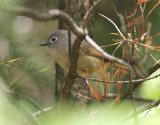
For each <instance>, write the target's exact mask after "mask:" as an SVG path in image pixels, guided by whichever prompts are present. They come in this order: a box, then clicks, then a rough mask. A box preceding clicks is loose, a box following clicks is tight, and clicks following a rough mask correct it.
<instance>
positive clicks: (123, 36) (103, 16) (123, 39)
mask: <svg viewBox="0 0 160 125" xmlns="http://www.w3.org/2000/svg"><path fill="white" fill-rule="evenodd" d="M98 14H99V15H100V16H102V17H104V18H106V19H107V20H108V21H109V22H111V23H112V24H113V25H114V27H115V28H116V30H117V31H118V32H119V34H120V36H121V37H122V38H123V40H124V41H125V40H126V38H125V37H124V35H123V34H122V32H121V30H120V29H119V28H118V26H117V25H116V24H115V23H114V22H113V21H112V20H111V19H110V18H108V17H106V16H104V15H103V14H100V13H98Z"/></svg>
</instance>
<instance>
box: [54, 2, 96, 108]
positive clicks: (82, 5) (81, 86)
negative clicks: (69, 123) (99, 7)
mask: <svg viewBox="0 0 160 125" xmlns="http://www.w3.org/2000/svg"><path fill="white" fill-rule="evenodd" d="M92 4H93V2H92V0H85V1H84V0H60V2H59V9H60V10H63V11H65V12H67V13H68V14H69V15H70V16H71V17H72V18H73V20H74V21H75V22H76V23H77V24H78V25H80V24H81V22H82V21H83V18H84V16H85V13H86V11H87V10H88V9H89V7H90V6H92ZM88 24H91V23H90V22H89V23H88ZM59 29H68V28H67V26H66V25H65V23H64V22H63V20H59ZM88 31H89V34H91V32H90V29H88ZM65 76H66V72H65V71H64V70H63V69H62V68H61V67H60V66H58V64H56V94H55V96H56V101H59V100H60V97H61V95H62V89H63V86H64V78H65ZM72 90H73V91H74V92H76V93H81V91H80V90H85V91H89V88H88V85H87V84H86V82H85V80H84V79H78V78H77V79H76V82H75V84H74V85H73V88H72ZM81 94H82V93H81ZM83 95H85V93H83ZM85 96H89V95H85ZM71 101H72V102H74V103H76V104H79V105H82V104H83V105H86V104H87V102H88V100H87V99H86V98H84V97H79V96H78V95H77V94H73V93H71Z"/></svg>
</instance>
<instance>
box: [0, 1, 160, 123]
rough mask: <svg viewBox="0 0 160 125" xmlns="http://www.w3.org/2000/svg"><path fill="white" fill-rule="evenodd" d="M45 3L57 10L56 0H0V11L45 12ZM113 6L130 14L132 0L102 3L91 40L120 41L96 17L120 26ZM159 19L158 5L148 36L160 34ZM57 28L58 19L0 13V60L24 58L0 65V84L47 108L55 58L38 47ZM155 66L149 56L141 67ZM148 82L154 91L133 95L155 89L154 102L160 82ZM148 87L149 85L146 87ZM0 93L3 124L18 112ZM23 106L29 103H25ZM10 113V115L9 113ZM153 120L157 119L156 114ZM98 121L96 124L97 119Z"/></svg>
mask: <svg viewBox="0 0 160 125" xmlns="http://www.w3.org/2000/svg"><path fill="white" fill-rule="evenodd" d="M48 1H49V9H53V8H54V9H57V8H58V6H59V5H58V4H59V1H58V0H19V1H18V0H0V8H3V7H4V6H14V5H20V6H25V7H28V8H32V9H34V10H36V11H39V12H46V11H47V9H48V8H47V7H46V5H47V2H48ZM157 2H158V0H152V1H150V2H148V3H147V6H146V9H145V13H144V15H145V16H146V15H147V13H148V12H149V11H150V10H151V8H152V7H153V6H154V5H155V4H156V3H157ZM113 3H114V4H115V6H116V9H117V11H118V12H119V13H121V14H123V15H124V13H125V11H127V13H128V15H129V14H130V12H131V10H133V0H119V1H117V0H104V2H103V3H102V4H101V5H100V6H99V7H98V8H97V9H96V11H95V13H94V15H93V25H92V28H91V30H92V33H93V39H94V40H95V41H96V42H97V44H99V45H108V44H111V43H113V41H112V39H119V37H117V36H116V37H115V36H113V35H106V34H108V33H113V32H117V31H116V29H115V28H114V26H113V25H112V24H111V23H110V22H108V21H107V20H106V19H104V18H102V17H100V16H99V15H98V13H101V14H103V15H105V16H107V17H109V18H110V19H112V20H113V21H114V22H115V23H116V24H117V25H118V26H119V27H121V23H120V20H119V17H118V16H117V15H116V13H115V11H114V9H113V7H112V4H113ZM159 20H160V7H159V6H158V7H157V8H156V9H155V10H154V11H153V12H152V14H151V15H150V16H149V18H148V21H149V22H151V23H152V28H151V35H155V34H157V33H159V29H160V24H159ZM57 29H58V20H54V21H48V22H39V21H36V20H32V19H31V18H28V17H24V16H18V15H16V14H13V13H7V12H4V11H0V56H1V59H0V61H1V62H3V61H7V60H12V59H15V58H21V57H24V58H23V59H20V60H18V61H15V62H11V63H5V65H3V64H0V72H1V73H0V84H3V85H6V86H9V87H11V88H12V89H13V90H16V91H18V92H19V93H21V94H22V95H25V96H28V97H31V98H32V99H33V100H35V101H36V102H37V103H39V104H40V105H41V106H42V107H47V106H51V105H52V104H54V100H55V99H54V98H55V97H54V86H55V64H54V59H52V58H51V56H50V55H49V53H48V52H47V49H46V48H44V47H40V46H39V43H41V42H43V41H45V40H46V38H47V36H48V35H49V34H50V33H51V32H53V31H56V30H57ZM159 38H160V37H156V38H154V39H153V41H152V45H155V46H160V42H159ZM115 47H116V46H113V47H109V48H107V49H106V51H107V52H108V53H110V54H112V53H113V51H114V49H115ZM142 49H144V48H142ZM121 53H122V48H121V49H119V50H118V51H117V52H116V54H115V55H116V56H117V57H121V56H122V55H121ZM150 53H151V54H153V56H154V57H155V58H156V59H159V58H160V54H159V52H156V51H150ZM142 57H143V55H142ZM154 63H155V61H154V60H153V59H152V58H151V57H149V59H148V61H147V62H145V64H144V65H145V66H146V67H147V68H149V67H151V66H152V65H153V64H154ZM147 68H146V69H147ZM158 73H159V72H158ZM159 80H160V79H159ZM148 83H153V84H154V85H153V86H157V87H155V88H150V87H148V89H147V88H146V87H143V86H141V88H140V89H138V90H137V91H136V94H139V95H141V96H143V97H150V98H152V97H153V96H154V95H153V96H152V91H155V89H157V88H158V90H156V92H157V93H156V97H155V96H154V98H156V99H157V98H158V97H159V94H160V91H159V88H160V84H159V81H157V82H155V81H154V82H152V81H148ZM17 85H18V86H17ZM145 85H146V84H145ZM149 86H152V85H151V84H149ZM150 91H151V93H150V94H149V96H147V95H146V93H149V92H150ZM1 92H2V91H1V90H0V103H1V104H0V109H2V110H3V113H2V112H1V113H0V121H1V122H2V121H4V119H5V118H6V117H3V116H4V114H6V115H10V116H13V115H15V113H14V112H17V109H15V107H13V106H12V105H11V104H8V103H9V102H8V101H7V99H6V98H5V97H4V96H3V93H1ZM4 104H7V105H9V107H8V109H7V110H4V107H5V106H4ZM26 105H29V104H28V103H27V104H26ZM122 110H123V108H122ZM33 111H34V108H33ZM10 112H12V113H11V114H10ZM52 113H53V112H52ZM53 114H54V113H53ZM70 115H71V116H74V115H75V114H74V113H73V114H72V113H70ZM15 117H16V118H13V119H12V118H11V122H12V121H17V123H21V122H22V121H24V118H21V117H22V116H21V115H20V114H19V113H17V114H16V116H15ZM19 117H20V118H19ZM57 117H60V116H57ZM68 117H69V116H68ZM117 117H118V116H117ZM154 118H155V119H157V115H156V117H154ZM15 119H16V120H15ZM58 119H60V118H58ZM66 119H67V118H66ZM75 119H78V118H75ZM75 119H74V120H75ZM80 119H83V118H80ZM80 119H78V120H80ZM67 120H68V119H67ZM67 120H66V122H67ZM6 121H7V120H6ZM44 121H45V120H44ZM59 121H60V120H59ZM71 121H72V119H71ZM80 121H81V120H80ZM97 121H98V122H99V119H98V120H97ZM102 121H103V122H104V124H105V120H104V119H103V120H102ZM109 121H112V119H110V120H109ZM1 122H0V124H1ZM75 122H76V120H75ZM73 123H74V122H73ZM92 123H93V122H91V123H88V122H87V124H92ZM96 123H97V122H96ZM4 124H5V125H6V124H11V123H10V122H8V123H3V122H2V124H1V125H4ZM85 124H86V123H85ZM115 124H116V123H115ZM144 124H145V123H144ZM57 125H60V123H57ZM148 125H149V124H148ZM157 125H158V124H157Z"/></svg>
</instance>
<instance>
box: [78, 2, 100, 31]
mask: <svg viewBox="0 0 160 125" xmlns="http://www.w3.org/2000/svg"><path fill="white" fill-rule="evenodd" d="M102 1H103V0H98V1H97V2H96V3H93V6H91V7H90V8H89V10H88V11H87V12H86V14H85V16H84V19H83V22H82V24H81V27H82V29H84V28H85V27H86V25H87V23H88V20H89V19H90V17H91V15H92V13H93V11H94V10H95V9H96V8H97V6H98V5H99V4H100V3H101V2H102Z"/></svg>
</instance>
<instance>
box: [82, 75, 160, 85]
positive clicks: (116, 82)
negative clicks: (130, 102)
mask: <svg viewBox="0 0 160 125" xmlns="http://www.w3.org/2000/svg"><path fill="white" fill-rule="evenodd" d="M159 76H160V74H158V75H155V76H153V77H148V78H144V79H136V80H132V83H133V84H136V83H142V82H145V81H147V80H151V79H155V78H157V77H159ZM79 78H82V79H89V80H91V81H96V82H104V81H103V80H98V79H94V78H89V77H82V76H79ZM107 83H115V84H122V83H123V84H131V81H107Z"/></svg>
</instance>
